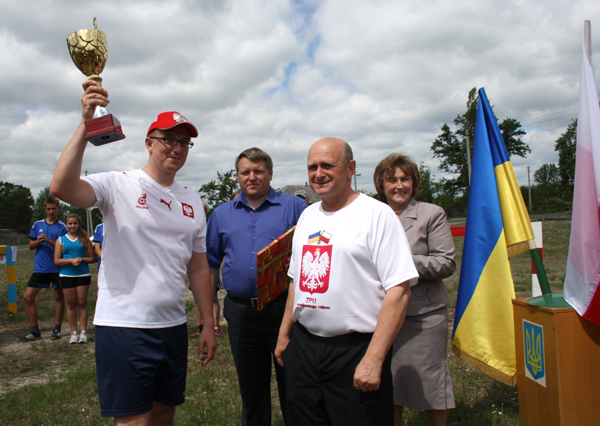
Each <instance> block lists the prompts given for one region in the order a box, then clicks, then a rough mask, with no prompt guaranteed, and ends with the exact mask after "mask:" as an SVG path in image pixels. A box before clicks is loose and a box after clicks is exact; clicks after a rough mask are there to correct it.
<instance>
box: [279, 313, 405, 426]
mask: <svg viewBox="0 0 600 426" xmlns="http://www.w3.org/2000/svg"><path fill="white" fill-rule="evenodd" d="M372 336H373V335H372V334H362V333H350V334H345V335H341V336H335V337H319V336H315V335H313V334H311V333H310V332H309V331H308V330H306V328H304V327H303V326H302V325H301V324H300V323H298V322H297V323H296V324H295V326H294V330H293V332H292V336H291V340H290V343H289V345H288V347H287V348H286V350H285V352H284V355H283V361H284V364H285V373H286V380H287V384H288V387H287V398H288V401H287V420H288V422H287V424H288V426H311V425H319V426H348V425H361V426H363V425H373V426H393V424H394V401H393V389H392V372H391V370H390V366H391V360H392V358H391V351H390V352H388V355H387V357H386V359H385V362H384V363H383V369H382V373H381V385H380V387H379V390H377V391H373V392H361V391H359V390H357V389H354V387H353V383H354V371H355V370H356V367H357V366H358V364H359V363H360V361H361V360H362V358H363V356H364V355H365V353H366V351H367V347H368V346H369V343H370V342H371V338H372Z"/></svg>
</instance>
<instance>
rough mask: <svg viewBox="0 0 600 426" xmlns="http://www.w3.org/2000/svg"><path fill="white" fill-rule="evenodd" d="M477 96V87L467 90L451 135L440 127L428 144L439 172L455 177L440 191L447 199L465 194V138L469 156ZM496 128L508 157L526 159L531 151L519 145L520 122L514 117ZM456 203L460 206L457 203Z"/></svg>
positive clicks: (473, 131)
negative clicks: (430, 143)
mask: <svg viewBox="0 0 600 426" xmlns="http://www.w3.org/2000/svg"><path fill="white" fill-rule="evenodd" d="M478 100H479V97H478V95H477V88H475V87H474V88H473V89H471V91H469V95H468V99H467V111H466V112H465V113H464V114H462V115H458V116H456V118H455V119H454V125H455V126H456V131H455V132H453V131H452V130H451V129H450V127H449V126H448V124H444V125H443V126H442V129H441V130H442V133H441V134H440V135H439V136H438V137H437V138H436V140H435V141H434V142H433V144H432V145H431V150H432V151H433V156H434V157H436V158H439V159H440V166H439V168H440V170H443V171H446V172H448V173H452V174H454V175H457V177H455V178H453V179H448V180H447V181H446V182H445V183H444V192H445V193H446V194H448V195H449V196H451V197H456V196H457V195H466V193H467V192H468V188H469V170H468V156H467V148H466V146H467V142H466V139H467V136H468V137H469V139H470V141H471V143H470V149H471V153H472V151H473V137H474V135H475V119H476V116H477V104H478ZM498 126H499V127H500V130H501V132H502V137H503V139H504V143H505V144H506V149H507V151H508V154H509V155H511V156H514V155H518V156H520V157H526V156H527V153H530V152H531V149H530V148H529V145H527V144H526V143H525V142H523V140H522V138H523V136H524V135H525V134H526V133H525V131H524V130H523V129H522V128H521V123H520V122H519V121H517V120H515V119H514V118H505V119H504V120H502V121H501V122H500V123H499V124H498ZM460 204H464V202H461V203H460Z"/></svg>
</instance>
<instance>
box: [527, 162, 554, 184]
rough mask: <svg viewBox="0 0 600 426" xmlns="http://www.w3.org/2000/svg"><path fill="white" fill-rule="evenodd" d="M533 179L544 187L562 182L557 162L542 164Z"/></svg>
mask: <svg viewBox="0 0 600 426" xmlns="http://www.w3.org/2000/svg"><path fill="white" fill-rule="evenodd" d="M533 181H534V182H535V183H536V184H538V185H541V186H542V187H544V188H549V187H551V186H553V185H557V184H558V183H559V182H560V172H559V170H558V167H556V164H551V163H547V164H542V166H541V167H540V168H539V169H537V170H536V171H535V173H534V174H533Z"/></svg>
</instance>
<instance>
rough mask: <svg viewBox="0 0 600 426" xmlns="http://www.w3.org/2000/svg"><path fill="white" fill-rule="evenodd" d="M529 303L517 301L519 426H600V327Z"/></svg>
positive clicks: (574, 315) (571, 311)
mask: <svg viewBox="0 0 600 426" xmlns="http://www.w3.org/2000/svg"><path fill="white" fill-rule="evenodd" d="M528 299H529V298H524V299H515V300H513V307H514V317H515V348H516V357H517V383H518V386H519V415H520V420H521V423H522V424H523V425H525V426H552V425H556V426H559V425H560V426H566V425H582V426H583V425H600V326H599V325H596V324H594V323H592V322H589V321H587V320H585V319H583V318H581V317H580V316H579V315H578V314H577V312H575V310H574V309H573V308H546V307H537V306H530V305H528V304H527V303H526V301H527V300H528Z"/></svg>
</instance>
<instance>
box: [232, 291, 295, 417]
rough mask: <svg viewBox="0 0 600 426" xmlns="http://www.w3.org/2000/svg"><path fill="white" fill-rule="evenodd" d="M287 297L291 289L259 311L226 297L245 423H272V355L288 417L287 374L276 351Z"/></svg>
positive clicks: (280, 394)
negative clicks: (278, 359) (276, 358)
mask: <svg viewBox="0 0 600 426" xmlns="http://www.w3.org/2000/svg"><path fill="white" fill-rule="evenodd" d="M286 299H287V293H286V294H285V295H282V296H280V297H279V298H277V299H275V300H274V301H273V302H271V303H270V304H269V305H267V306H265V308H264V309H263V310H262V311H260V312H259V311H257V310H256V307H255V306H250V305H244V304H241V303H236V302H234V301H233V300H232V299H231V298H230V297H226V298H225V304H224V307H223V315H224V316H225V319H226V320H227V327H228V331H229V342H230V343H231V352H232V354H233V360H234V362H235V368H236V370H237V375H238V380H239V383H240V394H241V397H242V425H243V426H263V425H265V426H270V425H271V359H273V363H274V364H275V374H276V377H277V389H278V391H279V401H280V404H281V411H282V413H283V417H284V420H285V417H286V409H285V407H286V406H285V401H286V399H285V375H284V371H283V367H280V366H279V364H277V362H276V361H275V358H274V356H273V352H274V351H275V347H276V346H277V337H278V335H279V326H280V325H281V320H282V318H283V312H284V310H285V303H286Z"/></svg>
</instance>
